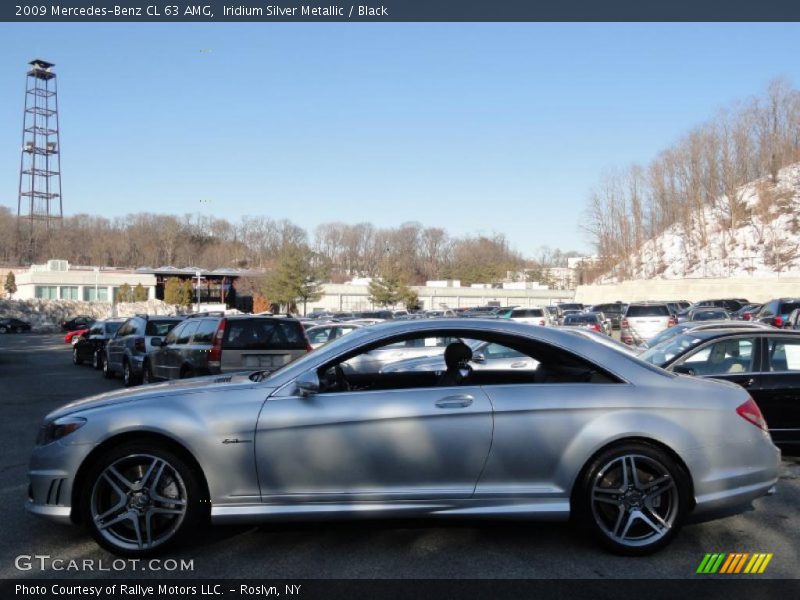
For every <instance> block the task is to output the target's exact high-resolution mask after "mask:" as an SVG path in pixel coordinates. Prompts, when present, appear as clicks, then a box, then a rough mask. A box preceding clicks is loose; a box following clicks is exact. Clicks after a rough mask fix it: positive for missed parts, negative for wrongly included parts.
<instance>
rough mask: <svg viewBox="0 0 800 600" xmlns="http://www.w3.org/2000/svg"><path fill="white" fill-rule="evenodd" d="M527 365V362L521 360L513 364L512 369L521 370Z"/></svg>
mask: <svg viewBox="0 0 800 600" xmlns="http://www.w3.org/2000/svg"><path fill="white" fill-rule="evenodd" d="M527 364H528V363H527V361H524V360H519V361H517V362H514V363H511V368H512V369H521V368H522V367H524V366H525V365H527Z"/></svg>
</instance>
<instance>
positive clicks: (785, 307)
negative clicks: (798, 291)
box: [781, 302, 800, 315]
mask: <svg viewBox="0 0 800 600" xmlns="http://www.w3.org/2000/svg"><path fill="white" fill-rule="evenodd" d="M795 308H800V302H784V303H783V304H781V314H782V315H788V314H789V313H790V312H792V311H793V310H794V309H795Z"/></svg>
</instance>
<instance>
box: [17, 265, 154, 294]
mask: <svg viewBox="0 0 800 600" xmlns="http://www.w3.org/2000/svg"><path fill="white" fill-rule="evenodd" d="M12 270H13V271H14V278H15V280H16V284H17V292H16V293H15V294H14V298H16V299H20V300H24V299H31V298H44V299H47V300H83V301H86V302H94V301H99V302H111V301H112V300H113V298H114V296H115V295H116V292H117V290H118V289H119V288H120V287H122V286H123V285H125V284H128V285H129V286H130V287H131V288H135V287H136V286H137V285H139V284H141V285H142V286H143V287H144V289H145V290H146V291H147V298H148V299H155V297H156V292H155V290H156V278H155V276H154V275H152V274H143V273H136V272H135V271H133V270H132V269H114V268H110V267H76V266H72V265H70V264H69V262H68V261H66V260H49V261H47V263H46V264H43V265H31V267H30V268H28V269H12Z"/></svg>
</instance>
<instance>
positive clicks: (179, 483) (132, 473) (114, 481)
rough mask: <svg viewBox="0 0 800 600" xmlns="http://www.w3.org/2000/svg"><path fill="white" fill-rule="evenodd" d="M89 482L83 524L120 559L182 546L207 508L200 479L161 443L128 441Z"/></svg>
mask: <svg viewBox="0 0 800 600" xmlns="http://www.w3.org/2000/svg"><path fill="white" fill-rule="evenodd" d="M85 481H86V486H85V489H84V491H83V494H82V496H81V504H80V510H81V515H82V517H83V522H84V523H85V524H86V526H87V527H88V529H89V532H90V533H91V535H92V537H93V538H94V540H95V541H96V542H97V543H98V544H100V546H102V547H103V548H105V549H106V550H108V551H110V552H112V553H114V554H117V555H119V556H129V557H142V556H150V555H153V554H156V553H161V552H163V551H164V550H166V549H167V548H169V547H171V546H174V545H175V544H178V543H180V542H181V540H183V539H185V538H186V536H187V535H190V534H191V533H192V532H194V531H196V530H197V529H198V527H199V525H200V523H201V520H202V518H203V516H204V512H203V511H204V507H205V506H207V505H208V503H207V502H203V501H204V500H205V496H206V494H205V492H204V491H203V486H202V484H201V477H200V475H199V474H198V473H197V472H196V471H195V470H194V469H193V468H192V467H191V466H190V465H189V464H188V463H187V462H186V461H185V460H184V459H183V458H182V457H180V456H179V455H178V454H176V453H174V452H173V451H171V450H170V449H169V448H167V447H166V446H164V445H162V444H159V443H155V444H153V443H152V442H128V443H124V444H121V445H120V446H118V447H116V448H113V449H111V450H110V451H109V452H104V453H103V454H102V456H101V457H99V458H98V460H97V461H96V462H95V463H94V464H92V465H91V467H90V468H89V471H88V472H87V476H86V480H85ZM148 524H149V525H150V527H149V528H148Z"/></svg>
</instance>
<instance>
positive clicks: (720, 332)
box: [681, 327, 800, 340]
mask: <svg viewBox="0 0 800 600" xmlns="http://www.w3.org/2000/svg"><path fill="white" fill-rule="evenodd" d="M754 334H755V335H759V336H764V335H767V336H780V337H800V331H791V330H787V329H775V328H774V327H766V328H764V329H761V328H752V329H750V328H747V327H729V328H719V329H700V330H697V331H695V330H692V329H690V330H688V331H685V332H684V333H682V334H681V335H692V336H695V337H699V338H702V339H704V340H710V339H714V338H720V337H727V336H742V335H744V336H746V335H754Z"/></svg>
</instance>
